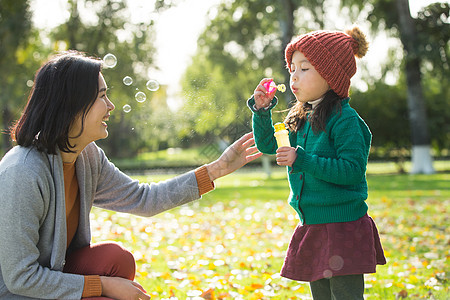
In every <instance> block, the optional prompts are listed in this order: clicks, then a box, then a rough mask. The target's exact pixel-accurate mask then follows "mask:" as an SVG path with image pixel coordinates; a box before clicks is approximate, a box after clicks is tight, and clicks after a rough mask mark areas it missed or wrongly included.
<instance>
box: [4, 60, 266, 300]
mask: <svg viewBox="0 0 450 300" xmlns="http://www.w3.org/2000/svg"><path fill="white" fill-rule="evenodd" d="M101 67H102V62H101V61H100V60H98V59H95V58H89V57H85V56H84V55H83V54H82V53H77V52H68V53H63V54H61V55H58V56H56V57H54V58H52V59H50V60H49V61H47V62H46V63H44V64H43V66H42V67H41V68H40V69H39V70H38V72H37V73H36V78H35V81H34V86H33V89H32V91H31V94H30V98H29V100H28V103H27V106H26V107H25V109H24V112H23V114H22V116H21V118H20V119H19V121H18V122H17V124H16V126H15V127H14V128H13V130H12V136H13V138H14V139H15V140H16V141H17V143H18V146H16V147H14V148H13V149H11V150H10V151H9V152H8V153H7V154H6V155H5V156H4V157H3V158H2V160H1V161H0V191H1V192H0V207H1V209H0V299H80V298H84V297H100V296H103V297H101V298H98V299H118V300H123V299H143V300H144V299H150V296H149V295H148V294H147V293H146V292H145V290H144V289H143V288H142V287H141V286H140V285H139V284H138V283H136V282H134V281H133V280H134V276H135V267H136V265H135V260H134V257H133V255H132V254H131V253H130V252H129V251H128V250H126V249H124V248H122V247H121V246H120V245H119V244H117V243H114V242H104V243H97V244H93V245H91V244H90V242H91V232H90V225H89V213H90V210H91V208H92V206H98V207H102V208H105V209H110V210H115V211H121V212H128V213H132V214H137V215H141V216H152V215H155V214H158V213H160V212H163V211H166V210H168V209H171V208H173V207H176V206H178V205H182V204H185V203H188V202H190V201H193V200H196V199H199V198H200V197H201V195H202V194H204V193H206V192H208V191H211V190H212V189H213V188H214V184H213V181H214V180H215V179H216V178H218V177H221V176H224V175H227V174H228V173H231V172H233V171H234V170H236V169H238V168H240V167H241V166H243V165H244V164H246V163H247V162H249V161H251V160H253V159H256V158H257V157H259V156H260V154H259V153H256V148H255V147H252V146H251V145H252V144H253V136H252V134H251V133H250V134H246V135H244V136H243V137H242V138H241V139H239V140H238V141H236V142H235V143H234V144H233V145H231V146H230V147H229V148H228V149H227V150H225V152H224V153H223V154H222V156H221V157H220V158H219V159H217V160H216V161H214V162H212V163H210V164H207V165H204V166H202V167H200V168H198V169H196V170H193V171H190V172H187V173H185V174H182V175H180V176H177V177H175V178H173V179H170V180H166V181H163V182H158V183H151V184H146V183H142V184H140V183H139V182H138V181H137V180H132V179H131V178H130V177H128V176H127V175H125V174H124V173H122V172H120V171H119V170H118V169H117V168H116V167H115V166H114V165H113V164H112V163H111V162H110V161H109V160H108V158H107V157H106V155H105V153H104V152H103V151H102V149H100V148H99V147H98V146H97V145H96V144H95V143H94V141H96V140H98V139H104V138H106V137H107V136H108V130H107V124H106V122H107V121H108V118H109V116H110V114H111V111H112V110H113V109H114V105H113V103H112V102H111V101H110V100H109V98H108V96H107V90H108V87H107V85H106V82H105V80H104V78H103V75H102V73H101ZM96 299H97V298H96Z"/></svg>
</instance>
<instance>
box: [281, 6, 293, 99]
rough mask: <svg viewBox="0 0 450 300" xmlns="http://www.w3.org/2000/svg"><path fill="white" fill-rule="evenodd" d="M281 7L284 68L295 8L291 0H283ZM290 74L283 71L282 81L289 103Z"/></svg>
mask: <svg viewBox="0 0 450 300" xmlns="http://www.w3.org/2000/svg"><path fill="white" fill-rule="evenodd" d="M283 7H284V18H283V20H280V25H281V31H282V40H281V54H282V58H283V59H282V60H281V64H282V69H284V70H285V69H286V68H285V67H284V66H285V62H284V50H285V48H286V46H287V44H289V42H290V41H291V39H292V37H293V36H294V10H295V8H296V6H295V4H294V3H293V2H292V0H283ZM290 79H291V78H290V74H289V72H288V71H285V73H284V82H285V84H286V93H284V95H283V98H284V100H285V101H286V103H287V104H288V105H289V103H290V102H291V101H292V99H294V98H293V95H292V94H291V89H290V88H289V81H290Z"/></svg>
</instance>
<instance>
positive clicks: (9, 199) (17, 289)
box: [0, 143, 200, 299]
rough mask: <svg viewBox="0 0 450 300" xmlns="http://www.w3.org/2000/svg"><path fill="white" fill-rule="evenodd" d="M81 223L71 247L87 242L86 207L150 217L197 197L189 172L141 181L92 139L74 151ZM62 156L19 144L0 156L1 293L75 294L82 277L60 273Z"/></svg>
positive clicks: (57, 296)
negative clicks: (158, 179)
mask: <svg viewBox="0 0 450 300" xmlns="http://www.w3.org/2000/svg"><path fill="white" fill-rule="evenodd" d="M76 174H77V177H78V182H79V188H80V202H81V207H80V221H79V226H78V231H77V233H76V235H75V237H74V239H73V242H72V244H71V247H76V248H78V247H83V246H87V245H89V243H90V240H91V232H90V225H89V213H90V210H91V208H92V206H93V205H95V206H97V207H101V208H106V209H110V210H115V211H119V212H128V213H132V214H136V215H140V216H147V217H148V216H152V215H156V214H158V213H160V212H163V211H166V210H168V209H171V208H173V207H176V206H179V205H182V204H185V203H188V202H190V201H193V200H195V199H199V198H200V196H199V190H198V186H197V180H196V177H195V173H194V171H191V172H188V173H186V174H183V175H180V176H178V177H175V178H173V179H170V180H166V181H162V182H159V183H151V184H140V183H139V182H138V181H137V180H132V179H131V178H130V177H128V176H127V175H125V174H124V173H122V172H121V171H119V170H118V169H117V168H116V167H115V166H114V165H113V164H112V163H111V162H109V161H108V159H107V157H106V155H105V154H104V152H103V151H102V150H101V149H100V148H99V147H97V145H96V144H95V143H91V144H89V145H88V146H87V147H86V148H85V149H84V150H83V151H82V152H81V154H80V155H79V156H78V159H77V162H76ZM65 214H66V213H65V198H64V175H63V168H62V159H61V155H60V154H59V153H58V155H48V154H46V153H42V152H39V151H37V150H36V149H35V148H34V147H31V148H24V147H20V146H16V147H14V148H13V149H11V151H9V152H8V153H7V154H6V155H5V156H4V157H3V159H2V160H1V161H0V299H30V298H32V299H80V298H81V294H82V291H83V285H84V277H83V276H81V275H74V274H67V273H63V272H62V269H63V266H64V263H65V256H66V238H67V237H66V235H67V232H66V216H65Z"/></svg>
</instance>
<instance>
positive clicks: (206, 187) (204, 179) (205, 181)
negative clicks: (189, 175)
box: [195, 166, 214, 196]
mask: <svg viewBox="0 0 450 300" xmlns="http://www.w3.org/2000/svg"><path fill="white" fill-rule="evenodd" d="M195 177H196V179H197V185H198V194H199V195H200V196H201V195H203V194H206V193H208V192H210V191H212V190H214V182H212V181H211V179H209V175H208V170H207V169H206V166H201V167H200V168H198V169H197V170H195Z"/></svg>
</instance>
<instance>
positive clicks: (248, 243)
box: [92, 164, 450, 299]
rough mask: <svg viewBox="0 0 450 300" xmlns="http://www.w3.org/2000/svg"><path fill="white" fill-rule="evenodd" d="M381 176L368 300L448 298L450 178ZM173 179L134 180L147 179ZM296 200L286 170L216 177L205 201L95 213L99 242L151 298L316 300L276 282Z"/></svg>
mask: <svg viewBox="0 0 450 300" xmlns="http://www.w3.org/2000/svg"><path fill="white" fill-rule="evenodd" d="M447 167H448V165H447V164H445V168H447ZM380 169H381V165H371V166H369V175H368V181H369V189H370V190H369V195H370V196H369V199H368V200H367V202H368V204H369V214H370V215H371V216H372V217H373V218H374V220H375V222H376V223H377V225H378V229H379V231H380V234H381V239H382V244H383V247H384V249H385V254H386V258H387V260H388V264H387V265H385V266H379V267H378V269H377V273H376V274H370V275H366V277H365V278H366V295H365V296H366V299H401V297H402V296H406V295H407V299H447V298H446V297H447V294H448V293H449V288H448V280H449V273H448V272H449V255H450V252H449V246H448V245H449V240H450V229H448V224H449V208H450V185H449V183H450V173H448V172H446V173H445V172H441V173H437V174H433V175H386V174H381V172H380ZM384 170H389V167H388V165H385V167H384ZM168 177H172V176H170V175H159V176H135V178H138V179H139V180H141V181H146V182H151V181H153V182H154V181H159V180H163V179H166V178H168ZM288 194H289V189H288V185H287V180H286V174H285V171H284V169H283V168H281V167H280V168H273V173H272V176H271V178H267V176H266V175H265V174H263V173H262V172H250V171H249V170H243V171H238V172H236V173H234V174H231V175H229V176H227V177H224V178H221V179H219V180H217V182H216V190H215V191H213V192H211V193H209V194H207V195H204V196H203V198H202V199H201V200H199V201H195V202H194V203H192V204H188V205H185V206H183V207H180V208H175V209H172V210H170V211H168V212H165V213H162V214H159V215H157V216H154V217H152V218H148V219H145V218H140V217H135V216H129V215H126V214H119V213H112V212H107V211H102V210H99V209H94V210H93V215H92V219H93V221H92V226H93V240H94V242H96V241H100V240H116V241H120V242H122V243H123V244H124V246H125V247H127V248H128V249H130V250H131V251H132V252H133V253H134V255H135V257H136V260H137V264H138V271H137V278H136V281H138V282H139V283H141V284H142V285H143V286H144V287H145V288H146V289H147V291H148V292H149V294H150V295H152V299H169V298H170V297H176V298H177V299H195V296H198V295H200V294H202V293H205V292H206V293H205V294H204V295H203V296H204V298H205V299H311V297H310V291H309V285H308V284H307V283H301V282H295V281H290V280H286V279H283V278H280V276H279V275H278V272H279V271H280V267H281V265H282V263H283V259H284V254H285V250H286V248H287V245H288V242H289V240H290V236H291V234H292V232H293V231H294V228H295V226H296V225H297V223H298V218H297V216H296V214H295V212H294V210H293V209H292V208H291V207H290V206H289V205H288V204H287V201H286V199H287V196H288ZM208 290H209V295H210V296H211V297H210V298H208V296H207V294H208V292H207V291H208ZM433 297H434V298H433ZM176 298H172V299H176ZM197 299H202V298H197Z"/></svg>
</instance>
